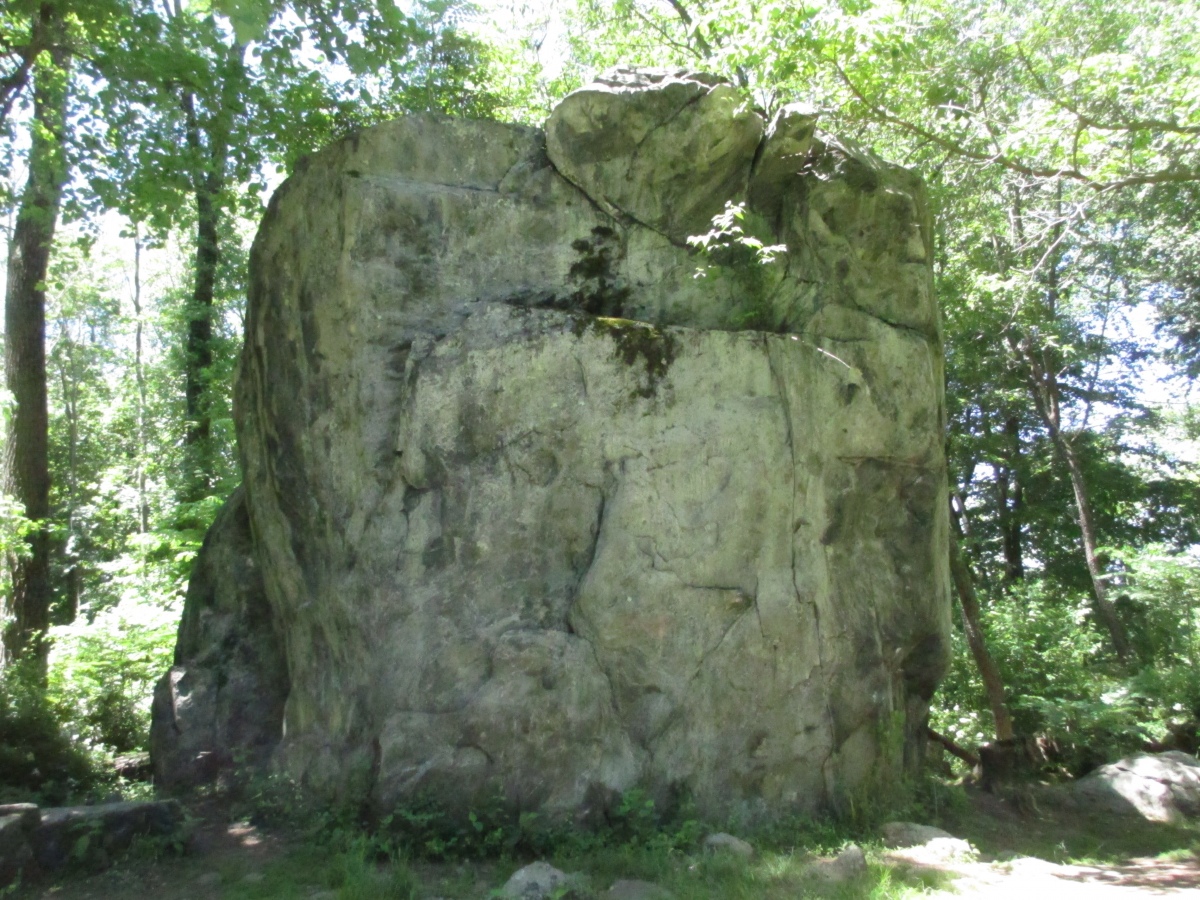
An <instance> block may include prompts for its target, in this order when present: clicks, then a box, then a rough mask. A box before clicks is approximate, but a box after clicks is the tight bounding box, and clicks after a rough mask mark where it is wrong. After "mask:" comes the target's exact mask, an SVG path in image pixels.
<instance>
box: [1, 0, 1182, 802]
mask: <svg viewBox="0 0 1200 900" xmlns="http://www.w3.org/2000/svg"><path fill="white" fill-rule="evenodd" d="M617 62H627V63H640V64H647V65H658V66H666V65H671V66H674V65H679V66H688V67H691V68H696V69H703V70H708V71H715V72H717V73H719V74H721V75H724V76H725V77H727V78H728V79H729V80H730V81H731V82H732V83H733V84H735V85H736V86H737V87H738V88H739V89H740V90H741V91H742V92H743V93H744V96H745V98H746V102H747V103H748V104H752V105H754V106H757V107H760V108H761V109H762V110H763V111H764V112H765V113H766V114H768V115H770V114H771V113H773V112H774V111H775V110H777V109H778V108H779V107H780V106H782V105H783V104H785V103H791V102H802V103H806V104H809V105H811V106H813V107H815V108H816V109H818V110H820V111H821V113H822V122H823V127H825V128H827V129H828V130H830V131H833V132H835V133H838V134H840V135H844V136H847V137H850V138H855V139H858V140H859V141H861V142H862V143H863V144H865V145H867V146H870V147H871V148H872V149H874V150H875V151H876V152H877V153H879V154H880V155H881V156H883V157H884V158H886V159H889V160H892V161H896V162H900V163H902V164H904V165H906V166H909V167H912V168H915V169H917V170H918V171H920V172H921V173H922V174H923V176H924V177H925V179H926V180H927V182H928V184H929V188H930V194H931V199H932V203H933V207H934V214H935V216H936V221H937V233H936V235H935V236H934V239H935V245H936V261H935V266H936V280H937V291H938V296H939V301H940V306H941V309H942V315H943V321H944V328H945V336H946V351H947V367H946V372H947V398H948V403H949V423H948V429H947V434H946V446H947V452H948V456H949V460H950V478H951V482H952V483H951V492H952V496H953V500H952V507H953V519H954V523H955V529H954V532H955V534H954V539H953V541H952V545H951V546H950V547H948V548H947V552H949V553H950V554H951V559H952V563H953V565H952V569H953V572H954V581H955V586H956V596H957V599H958V603H957V607H956V630H955V637H956V642H957V648H956V656H955V662H954V667H953V670H952V672H951V675H950V677H949V679H948V680H947V681H946V683H945V684H944V685H943V686H942V688H941V689H940V691H939V693H938V695H937V696H936V697H935V701H934V704H935V708H934V712H933V716H932V721H931V725H932V727H933V728H934V729H935V730H936V731H938V732H939V733H940V734H941V735H943V736H944V737H946V738H948V739H949V740H950V741H951V742H953V743H955V744H956V745H958V746H959V747H960V748H961V749H964V750H966V751H968V755H969V754H970V752H971V751H972V749H973V748H974V747H976V746H978V745H979V744H981V743H984V742H986V741H989V740H992V739H993V738H996V737H999V738H1008V737H1012V736H1013V735H1014V734H1018V735H1042V736H1045V737H1046V738H1047V739H1048V740H1049V741H1050V742H1052V744H1053V746H1054V749H1055V757H1054V761H1055V765H1057V766H1058V767H1060V768H1061V769H1062V770H1064V771H1071V772H1075V773H1078V772H1080V771H1083V770H1085V769H1087V768H1088V767H1089V766H1092V765H1095V764H1096V763H1097V762H1100V761H1103V760H1105V759H1110V758H1113V757H1115V755H1117V754H1119V753H1121V752H1124V751H1127V750H1130V749H1134V748H1137V747H1139V746H1147V745H1148V746H1152V747H1164V746H1181V747H1184V748H1187V749H1192V750H1193V751H1194V750H1195V743H1194V742H1195V734H1196V720H1197V718H1200V633H1198V631H1197V628H1198V625H1200V549H1198V548H1200V531H1198V529H1200V520H1198V516H1200V468H1198V467H1200V407H1198V405H1197V398H1196V396H1195V395H1194V393H1193V392H1192V391H1191V386H1192V382H1193V379H1194V377H1195V375H1196V374H1197V373H1198V372H1200V8H1198V7H1197V6H1196V5H1195V4H1193V3H1190V2H1186V0H1163V2H1155V0H1104V2H1101V0H1009V2H1006V3H997V2H994V0H908V2H890V0H880V2H873V0H829V2H806V0H763V2H749V0H565V2H561V3H530V4H522V3H520V2H517V0H510V2H506V0H495V2H494V3H489V4H488V5H486V6H483V7H473V6H469V5H467V4H465V3H457V2H454V0H429V2H424V3H408V2H405V3H402V4H399V5H398V4H396V3H394V2H393V0H290V2H284V0H211V2H210V0H44V2H39V0H15V2H10V3H8V4H6V5H5V7H4V10H3V11H2V12H0V156H2V157H3V163H2V164H0V212H2V217H3V221H2V233H3V238H4V240H5V242H6V243H7V247H8V256H7V277H6V293H5V325H4V330H5V383H4V388H5V390H4V393H3V396H2V401H3V405H4V411H5V430H4V437H3V464H4V465H3V476H4V481H3V502H2V504H0V551H2V552H3V554H4V556H5V559H6V564H5V566H4V567H3V568H4V574H3V576H2V578H3V581H2V583H0V597H2V600H3V614H4V633H3V648H4V649H3V653H2V654H0V800H3V799H4V798H5V797H6V796H8V795H11V796H13V797H14V798H18V797H24V796H27V795H29V794H30V793H31V792H32V793H34V794H36V795H37V796H39V797H42V798H44V799H46V800H57V799H64V798H67V797H71V796H81V795H84V794H86V793H87V792H88V791H90V790H96V789H97V787H96V786H97V785H102V784H103V783H104V776H103V774H102V773H103V772H104V771H105V766H104V763H105V761H106V760H109V759H111V757H113V756H115V755H119V754H123V753H129V752H131V751H136V750H139V749H143V748H144V747H145V744H146V740H147V732H148V706H149V697H150V692H151V689H152V685H153V681H154V679H156V678H157V677H158V676H159V675H160V674H161V673H162V672H163V671H164V670H165V669H166V668H168V667H169V665H170V663H171V654H172V649H173V643H174V632H175V627H176V625H177V623H178V619H179V615H180V612H181V609H182V599H183V594H184V591H185V589H186V582H187V577H188V572H189V568H190V565H191V561H192V559H193V557H194V555H195V553H196V551H197V549H198V548H199V545H200V542H201V540H202V538H203V535H204V532H205V529H206V528H207V526H208V524H209V522H210V521H211V520H212V518H213V516H214V515H215V513H216V511H217V509H218V508H219V506H220V504H221V503H222V501H223V500H224V498H225V497H226V496H228V494H229V493H230V492H231V491H232V490H233V488H234V487H235V486H236V483H237V479H238V475H237V465H236V458H235V455H236V448H235V447H234V443H233V431H232V415H231V409H230V384H231V380H232V376H233V370H234V366H235V360H236V355H237V352H238V348H239V342H240V339H241V328H242V314H243V304H244V302H245V300H244V298H245V284H246V261H247V251H248V246H249V242H250V240H251V238H252V236H253V233H254V229H255V227H256V221H257V219H258V217H259V216H260V215H261V213H262V209H263V204H264V202H265V200H266V198H267V196H268V194H269V191H270V189H272V188H273V187H274V186H275V185H277V184H278V182H279V181H280V180H281V178H282V177H283V176H284V175H285V174H286V173H287V171H289V170H290V169H291V168H292V167H294V166H295V165H296V164H297V162H298V161H299V160H300V159H301V158H302V157H303V156H304V155H305V154H306V153H309V152H311V151H313V150H315V149H317V148H319V147H320V146H322V145H323V144H325V143H327V142H328V141H330V140H332V139H335V138H337V137H339V136H342V135H345V134H348V133H351V132H352V131H354V130H355V129H357V128H361V127H363V126H365V125H369V124H370V123H372V122H375V121H379V120H382V119H386V118H390V117H392V116H396V115H399V114H403V113H405V112H411V111H436V112H440V113H444V114H448V115H456V116H474V117H492V118H497V119H504V120H516V121H523V122H529V123H533V124H540V122H541V121H542V120H544V118H545V116H546V115H547V113H548V111H549V109H550V108H551V106H552V105H553V104H554V103H555V102H556V101H557V100H558V99H559V98H561V97H562V96H563V95H564V94H565V93H567V92H568V91H569V90H571V89H573V88H575V87H577V86H579V85H580V84H582V83H584V82H585V81H587V80H589V79H590V76H591V74H592V73H593V72H595V71H596V70H598V69H601V68H604V67H607V66H609V65H611V64H614V63H617Z"/></svg>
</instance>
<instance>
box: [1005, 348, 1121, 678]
mask: <svg viewBox="0 0 1200 900" xmlns="http://www.w3.org/2000/svg"><path fill="white" fill-rule="evenodd" d="M1020 350H1021V352H1022V353H1023V355H1024V357H1025V362H1026V364H1027V366H1028V375H1029V389H1030V393H1031V394H1032V396H1033V405H1034V407H1035V408H1036V409H1037V412H1038V415H1039V416H1040V417H1041V420H1042V424H1043V425H1045V426H1046V431H1047V432H1048V433H1049V435H1050V442H1051V443H1052V444H1053V446H1054V450H1055V453H1056V454H1057V455H1058V457H1059V459H1061V460H1062V462H1063V464H1064V465H1065V466H1066V468H1067V475H1068V476H1069V478H1070V480H1071V491H1072V493H1073V494H1074V495H1075V514H1076V519H1077V521H1078V522H1079V531H1080V534H1081V537H1082V541H1083V558H1084V561H1085V563H1086V564H1087V570H1088V575H1089V577H1090V578H1091V582H1092V595H1093V597H1094V598H1095V601H1096V617H1097V618H1098V619H1099V620H1100V624H1101V625H1103V626H1104V628H1105V630H1107V631H1108V634H1109V636H1110V637H1111V638H1112V645H1113V650H1115V651H1116V654H1117V658H1118V659H1119V660H1120V661H1121V662H1122V663H1124V664H1126V665H1128V664H1129V663H1131V662H1132V661H1133V650H1132V648H1131V646H1130V643H1129V637H1128V635H1126V633H1125V626H1124V624H1122V622H1121V619H1120V617H1119V616H1118V615H1117V610H1116V607H1114V606H1113V604H1112V602H1111V601H1110V600H1109V599H1108V586H1107V585H1106V584H1105V581H1104V563H1103V560H1102V559H1101V558H1100V553H1099V551H1098V550H1097V547H1098V546H1099V542H1098V539H1097V536H1096V526H1095V519H1094V518H1093V512H1092V502H1091V498H1090V496H1089V495H1088V487H1087V477H1086V476H1085V475H1084V472H1083V465H1082V463H1081V462H1080V460H1079V454H1078V453H1077V452H1076V450H1075V445H1074V443H1073V442H1072V441H1071V439H1070V438H1069V437H1068V436H1067V435H1065V434H1064V433H1063V430H1062V413H1061V405H1060V404H1061V400H1062V392H1061V389H1060V388H1059V384H1058V374H1057V372H1056V371H1055V370H1054V368H1053V364H1052V362H1051V361H1050V360H1049V359H1048V358H1047V356H1048V354H1047V353H1046V352H1045V351H1038V350H1037V349H1035V348H1034V347H1033V346H1032V344H1031V343H1030V342H1028V341H1026V342H1023V343H1022V344H1021V345H1020Z"/></svg>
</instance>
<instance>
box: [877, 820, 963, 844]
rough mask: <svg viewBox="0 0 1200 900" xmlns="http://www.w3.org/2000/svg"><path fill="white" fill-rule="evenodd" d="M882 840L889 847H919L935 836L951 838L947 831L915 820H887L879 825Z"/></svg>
mask: <svg viewBox="0 0 1200 900" xmlns="http://www.w3.org/2000/svg"><path fill="white" fill-rule="evenodd" d="M879 830H880V831H882V832H883V842H884V843H885V844H887V845H888V846H889V847H919V846H921V845H922V844H927V843H929V842H930V841H932V840H934V839H936V838H953V837H954V835H952V834H951V833H950V832H948V831H942V829H940V828H934V827H933V826H932V825H918V824H917V823H916V822H887V823H885V824H884V825H883V826H881V827H880V829H879Z"/></svg>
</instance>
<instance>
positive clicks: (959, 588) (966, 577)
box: [950, 530, 1013, 741]
mask: <svg viewBox="0 0 1200 900" xmlns="http://www.w3.org/2000/svg"><path fill="white" fill-rule="evenodd" d="M950 576H951V578H952V579H953V580H954V592H955V594H957V595H958V603H959V608H960V609H961V611H962V617H963V632H964V633H965V634H966V636H967V645H968V646H969V647H970V648H971V655H972V656H973V657H975V665H976V667H978V669H979V677H980V678H981V679H982V680H983V689H984V692H985V693H986V694H987V698H988V706H989V707H990V708H991V710H992V718H993V720H994V721H995V723H996V740H999V741H1011V740H1012V739H1013V723H1012V714H1011V713H1009V711H1008V703H1007V702H1006V701H1005V699H1004V681H1003V680H1002V679H1001V678H1000V670H999V669H998V668H996V661H995V660H994V659H992V654H991V652H990V651H989V650H988V647H987V641H986V639H985V638H984V635H983V623H982V617H981V615H980V611H979V599H978V598H977V597H976V596H975V584H974V582H973V581H972V580H971V571H970V569H968V568H967V563H966V561H965V560H964V559H963V558H962V553H961V552H960V551H959V548H958V536H957V535H956V534H955V532H954V530H951V533H950Z"/></svg>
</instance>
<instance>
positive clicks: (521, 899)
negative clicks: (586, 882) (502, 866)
mask: <svg viewBox="0 0 1200 900" xmlns="http://www.w3.org/2000/svg"><path fill="white" fill-rule="evenodd" d="M579 880H580V877H579V876H578V875H568V874H567V873H566V872H562V871H560V870H558V869H556V868H554V866H552V865H550V864H549V863H546V862H541V861H540V860H539V861H538V862H535V863H530V864H529V865H527V866H525V868H523V869H518V870H517V871H515V872H513V874H512V877H511V878H509V879H508V881H506V882H505V883H504V887H502V888H501V889H500V896H501V897H505V898H512V900H549V898H550V897H555V900H558V898H559V897H560V896H562V897H564V898H565V897H573V896H583V891H582V890H581V889H580V885H579ZM562 888H566V889H567V893H566V894H565V895H563V894H561V893H560V890H561V889H562Z"/></svg>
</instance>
